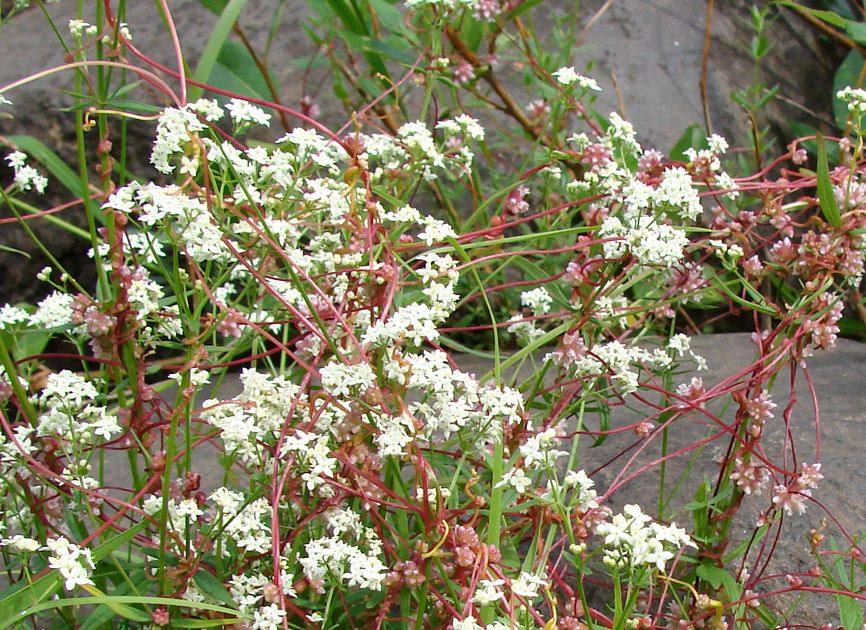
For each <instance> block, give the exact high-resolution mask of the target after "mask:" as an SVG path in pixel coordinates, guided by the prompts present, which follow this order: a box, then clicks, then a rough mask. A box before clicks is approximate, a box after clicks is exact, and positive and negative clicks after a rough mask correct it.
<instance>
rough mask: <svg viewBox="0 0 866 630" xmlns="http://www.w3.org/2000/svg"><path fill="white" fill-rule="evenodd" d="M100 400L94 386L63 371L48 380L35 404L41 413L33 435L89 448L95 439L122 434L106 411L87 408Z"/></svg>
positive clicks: (114, 418)
mask: <svg viewBox="0 0 866 630" xmlns="http://www.w3.org/2000/svg"><path fill="white" fill-rule="evenodd" d="M98 396H99V392H98V391H97V390H96V388H95V387H94V386H93V383H92V382H90V381H88V380H87V379H85V378H84V377H82V376H79V375H77V374H75V373H74V372H70V371H69V370H62V371H60V372H56V373H54V374H50V375H49V376H48V380H47V381H46V383H45V388H44V389H43V390H42V392H41V393H40V394H39V397H38V399H37V402H38V404H39V406H40V407H41V408H42V409H44V412H43V413H42V414H41V415H40V416H39V422H38V425H37V429H36V435H39V436H51V437H59V438H62V439H63V440H73V441H74V442H75V443H82V444H89V443H91V441H92V439H93V437H94V436H99V437H102V438H105V439H111V438H112V437H113V436H115V435H117V434H118V433H120V431H121V427H120V424H119V423H118V420H117V416H114V415H112V414H110V413H108V410H107V408H105V407H101V406H96V405H92V404H89V403H90V401H93V400H94V399H96V398H97V397H98Z"/></svg>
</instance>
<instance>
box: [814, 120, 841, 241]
mask: <svg viewBox="0 0 866 630" xmlns="http://www.w3.org/2000/svg"><path fill="white" fill-rule="evenodd" d="M815 140H816V141H817V144H818V203H819V204H820V205H821V213H822V214H823V215H824V218H825V219H826V220H827V223H829V224H830V225H832V226H833V227H834V228H836V229H837V230H838V229H839V228H841V227H842V215H840V214H839V208H837V207H836V197H835V195H834V194H833V183H832V182H831V181H830V168H829V166H828V165H827V150H826V149H825V148H824V137H823V136H822V135H821V134H820V133H818V134H816V137H815Z"/></svg>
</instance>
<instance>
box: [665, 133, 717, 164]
mask: <svg viewBox="0 0 866 630" xmlns="http://www.w3.org/2000/svg"><path fill="white" fill-rule="evenodd" d="M708 147H709V145H708V144H707V133H706V131H704V128H703V127H701V126H700V125H689V126H688V127H686V130H685V131H684V132H683V135H682V136H680V139H679V140H677V143H676V144H675V145H674V146H673V148H672V149H671V152H670V159H672V160H679V161H682V162H686V161H687V160H688V157H687V156H686V149H706V148H708Z"/></svg>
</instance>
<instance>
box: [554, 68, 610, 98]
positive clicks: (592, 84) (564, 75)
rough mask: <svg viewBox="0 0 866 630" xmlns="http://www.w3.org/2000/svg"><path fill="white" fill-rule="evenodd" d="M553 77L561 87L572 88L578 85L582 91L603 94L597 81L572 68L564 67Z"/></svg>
mask: <svg viewBox="0 0 866 630" xmlns="http://www.w3.org/2000/svg"><path fill="white" fill-rule="evenodd" d="M553 77H554V78H555V79H556V80H557V82H558V83H559V84H560V85H564V86H565V87H571V86H572V85H575V84H577V85H578V86H579V87H580V88H581V89H584V90H591V91H593V92H601V88H600V87H599V86H598V83H597V82H596V80H595V79H590V78H589V77H585V76H583V75H582V74H578V73H577V71H575V69H574V68H573V67H572V66H564V67H562V68H560V69H559V70H557V71H555V72H554V73H553Z"/></svg>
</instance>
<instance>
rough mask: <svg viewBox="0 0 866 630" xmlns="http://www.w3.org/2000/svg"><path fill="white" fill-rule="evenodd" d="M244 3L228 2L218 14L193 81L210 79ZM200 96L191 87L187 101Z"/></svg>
mask: <svg viewBox="0 0 866 630" xmlns="http://www.w3.org/2000/svg"><path fill="white" fill-rule="evenodd" d="M246 3H247V0H229V1H228V2H227V3H226V5H225V8H224V9H223V10H222V13H220V19H219V20H217V23H216V25H215V26H214V28H213V30H212V31H211V34H210V36H209V37H208V40H207V44H205V47H204V50H203V51H202V53H201V57H199V60H198V65H197V66H196V68H195V72H194V73H193V75H192V78H193V79H195V80H196V81H199V82H200V83H206V82H207V80H208V77H210V74H211V72H212V71H213V67H214V65H215V64H216V60H217V57H218V56H219V53H220V50H222V47H223V44H224V43H225V42H226V40H227V39H228V36H229V33H230V32H231V30H232V27H233V26H234V24H235V22H237V20H238V16H239V15H240V13H241V10H243V8H244V5H245V4H246ZM201 94H202V89H201V88H199V87H192V88H190V90H189V100H191V101H194V100H196V99H198V98H200V97H201Z"/></svg>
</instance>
